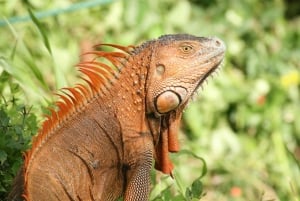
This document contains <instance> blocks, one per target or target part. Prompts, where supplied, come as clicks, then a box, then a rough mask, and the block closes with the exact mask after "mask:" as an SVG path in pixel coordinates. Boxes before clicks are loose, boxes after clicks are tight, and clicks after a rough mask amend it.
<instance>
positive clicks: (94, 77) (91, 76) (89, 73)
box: [79, 68, 103, 89]
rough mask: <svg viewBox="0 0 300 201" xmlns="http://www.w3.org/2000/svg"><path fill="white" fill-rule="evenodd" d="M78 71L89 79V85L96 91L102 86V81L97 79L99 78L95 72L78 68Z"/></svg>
mask: <svg viewBox="0 0 300 201" xmlns="http://www.w3.org/2000/svg"><path fill="white" fill-rule="evenodd" d="M79 70H80V71H81V72H82V73H84V74H85V75H87V76H88V77H89V79H90V81H91V83H92V84H93V85H95V87H96V89H99V88H100V86H101V85H102V84H103V79H99V78H100V76H99V75H97V74H96V73H95V72H93V71H90V70H88V69H87V68H80V69H79Z"/></svg>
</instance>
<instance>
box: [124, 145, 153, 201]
mask: <svg viewBox="0 0 300 201" xmlns="http://www.w3.org/2000/svg"><path fill="white" fill-rule="evenodd" d="M143 144H144V143H143ZM144 145H145V144H144ZM142 150H143V151H142V153H141V152H139V154H137V152H138V149H135V150H132V152H133V153H135V154H134V155H132V156H129V157H130V158H131V159H133V160H132V161H130V162H129V164H128V169H127V172H126V189H125V194H124V201H148V199H149V193H150V172H151V168H152V160H153V151H152V150H153V146H152V145H150V143H149V144H148V145H147V144H146V145H145V146H144V147H143V148H142ZM137 156H138V158H137Z"/></svg>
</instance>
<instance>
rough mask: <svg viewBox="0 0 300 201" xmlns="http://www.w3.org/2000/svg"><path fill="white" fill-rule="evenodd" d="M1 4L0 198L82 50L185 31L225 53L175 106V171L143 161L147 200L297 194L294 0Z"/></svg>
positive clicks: (298, 78)
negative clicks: (215, 42) (194, 92)
mask: <svg viewBox="0 0 300 201" xmlns="http://www.w3.org/2000/svg"><path fill="white" fill-rule="evenodd" d="M0 13H1V14H0V92H1V96H0V200H1V199H2V200H3V199H4V197H5V195H6V193H7V191H9V188H10V185H11V182H12V178H13V176H14V175H15V174H16V172H17V170H18V168H19V166H20V164H21V152H22V151H24V150H26V149H27V148H28V147H29V146H30V139H31V136H32V135H34V134H35V133H36V131H37V128H38V125H39V123H40V122H41V120H42V114H43V113H45V109H44V108H45V107H47V106H48V105H49V104H50V103H52V102H53V101H54V100H55V98H56V97H55V96H54V95H53V92H54V91H56V90H57V89H59V88H61V87H64V86H72V85H74V83H76V80H77V79H78V78H77V76H76V75H77V73H76V70H75V68H74V65H75V64H76V63H77V62H78V59H79V57H78V55H79V54H80V52H81V50H83V49H85V47H86V46H89V45H90V44H98V43H101V42H107V43H116V44H122V45H129V44H138V43H140V42H142V41H145V40H147V39H152V38H156V37H158V36H160V35H162V34H167V33H181V32H185V33H190V34H194V35H201V36H202V35H203V36H210V35H216V36H218V37H220V38H222V39H223V40H224V41H225V42H226V44H227V55H226V62H225V65H224V67H223V68H222V70H220V71H219V72H218V73H217V74H215V75H214V79H209V83H208V84H205V85H204V90H203V91H201V92H200V93H199V97H198V98H197V99H196V100H194V102H193V103H191V104H190V106H189V108H188V109H187V110H186V111H185V114H184V121H183V125H182V132H181V135H180V141H181V145H182V149H183V150H184V151H182V152H180V153H178V154H174V155H173V156H172V157H173V161H174V162H175V163H176V169H175V172H174V175H175V180H172V179H171V178H170V177H167V176H164V175H161V174H160V173H155V172H153V183H154V185H153V191H152V193H151V200H156V201H158V200H199V199H200V200H201V201H210V200H219V201H223V200H224V201H242V200H262V201H267V200H282V201H287V200H289V201H299V197H300V182H299V181H300V163H299V160H300V115H299V114H300V90H299V89H300V62H299V59H300V3H299V2H298V1H297V0H295V1H293V0H289V1H288V0H286V1H283V0H268V1H260V0H244V1H236V0H211V1H209V0H203V1H200V0H189V1H188V0H180V1H175V0H163V1H159V0H151V1H150V0H149V1H146V0H142V1H138V0H124V1H122V0H119V1H118V0H116V1H112V0H111V1H110V0H92V1H77V0H62V1H58V0H55V1H49V0H48V1H38V0H23V1H20V0H19V1H18V0H10V1H5V0H4V1H0ZM34 16H35V17H34ZM187 150H189V151H187ZM192 153H193V154H192ZM194 154H195V155H194ZM199 157H201V158H199ZM202 159H204V160H205V161H206V163H203V160H202ZM205 164H206V165H207V166H205ZM206 168H207V172H206ZM205 173H206V174H205ZM204 174H205V175H204Z"/></svg>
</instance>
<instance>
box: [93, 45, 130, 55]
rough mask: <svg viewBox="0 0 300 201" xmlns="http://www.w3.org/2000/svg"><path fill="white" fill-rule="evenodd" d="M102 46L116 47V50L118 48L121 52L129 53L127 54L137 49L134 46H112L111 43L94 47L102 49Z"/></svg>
mask: <svg viewBox="0 0 300 201" xmlns="http://www.w3.org/2000/svg"><path fill="white" fill-rule="evenodd" d="M100 46H109V47H114V48H117V49H119V50H122V51H124V52H127V53H129V54H130V53H131V51H132V49H134V48H135V46H133V45H130V46H122V45H115V44H110V43H100V44H98V45H95V46H94V47H100Z"/></svg>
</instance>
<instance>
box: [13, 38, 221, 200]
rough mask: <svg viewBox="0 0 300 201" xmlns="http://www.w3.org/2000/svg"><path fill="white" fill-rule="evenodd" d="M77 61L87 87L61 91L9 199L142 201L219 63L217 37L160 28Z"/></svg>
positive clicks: (165, 167)
mask: <svg viewBox="0 0 300 201" xmlns="http://www.w3.org/2000/svg"><path fill="white" fill-rule="evenodd" d="M110 46H113V47H115V48H117V49H121V50H123V51H124V53H120V52H118V53H106V52H101V51H95V52H91V53H92V54H94V55H96V56H98V57H104V58H106V59H108V60H109V61H110V62H111V63H112V64H113V66H115V67H116V68H114V67H112V68H110V67H109V66H107V65H105V64H103V63H100V61H91V62H83V63H81V64H79V65H78V66H79V67H80V71H82V72H83V73H84V74H85V75H86V78H83V79H84V80H86V82H88V85H89V87H86V86H84V85H77V86H76V87H74V88H68V89H67V90H68V91H69V93H67V94H66V95H61V99H62V100H61V101H59V102H58V103H57V106H58V110H56V111H55V110H51V111H52V115H51V116H50V117H49V118H48V119H47V120H46V121H45V123H44V125H43V127H42V128H41V130H40V132H39V134H38V136H37V138H36V139H35V140H34V142H33V146H32V149H31V150H29V151H28V152H27V153H26V155H25V162H24V166H23V168H22V170H21V171H20V174H19V177H18V178H17V180H16V184H15V187H14V188H13V191H12V193H11V194H10V199H11V200H22V199H23V198H24V199H26V200H28V201H40V200H43V201H52V200H53V201H54V200H55V201H56V200H85V201H88V200H100V201H102V200H103V201H109V200H116V199H118V198H119V197H121V196H123V197H124V200H125V201H146V200H148V197H149V191H150V189H149V188H150V187H149V186H150V170H151V166H152V160H153V158H154V159H155V162H156V163H155V167H156V169H158V170H160V171H162V172H164V173H166V174H171V173H172V169H173V165H172V163H171V161H170V160H169V157H168V152H177V151H178V150H179V147H178V141H177V131H178V127H179V123H180V119H181V116H182V111H183V109H184V107H185V106H186V105H187V103H188V101H189V99H190V97H191V96H192V95H193V93H194V92H195V91H196V90H197V88H198V87H199V86H200V85H201V83H202V82H203V81H204V80H205V79H206V77H207V76H209V75H210V74H211V73H212V72H213V71H214V70H215V69H216V68H217V67H218V66H219V65H220V64H221V62H222V60H223V57H224V52H225V46H224V44H223V42H222V41H221V40H219V39H217V38H204V37H195V36H191V35H186V34H177V35H165V36H162V37H160V38H159V39H157V40H151V41H148V42H146V43H144V44H142V45H141V46H138V47H133V46H130V47H122V46H117V45H110Z"/></svg>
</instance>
